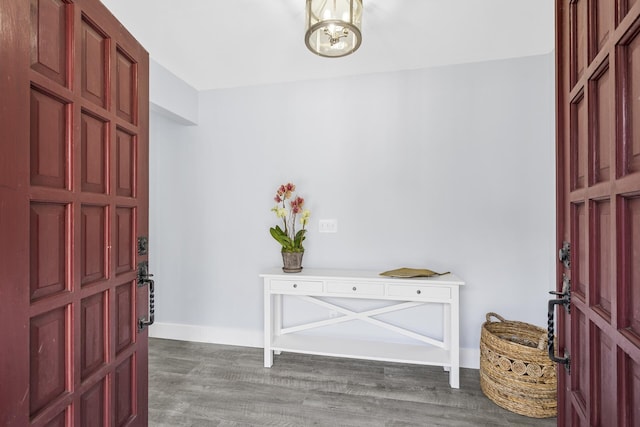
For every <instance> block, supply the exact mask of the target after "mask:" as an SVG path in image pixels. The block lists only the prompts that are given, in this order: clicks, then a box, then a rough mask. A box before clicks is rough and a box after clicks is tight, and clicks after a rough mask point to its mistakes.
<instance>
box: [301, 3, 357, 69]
mask: <svg viewBox="0 0 640 427" xmlns="http://www.w3.org/2000/svg"><path fill="white" fill-rule="evenodd" d="M306 12H307V16H306V18H307V32H306V34H305V43H306V45H307V47H308V48H309V50H310V51H311V52H313V53H315V54H317V55H320V56H326V57H329V58H338V57H340V56H345V55H349V54H350V53H353V52H355V51H356V50H357V49H358V48H359V47H360V43H361V42H362V34H361V33H360V28H361V26H362V0H307V11H306Z"/></svg>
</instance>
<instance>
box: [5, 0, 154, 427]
mask: <svg viewBox="0 0 640 427" xmlns="http://www.w3.org/2000/svg"><path fill="white" fill-rule="evenodd" d="M148 67H149V65H148V55H147V53H146V52H145V51H144V49H143V48H142V47H141V46H140V45H139V44H138V43H137V42H136V41H135V40H134V39H133V38H132V37H131V35H130V34H129V33H127V32H126V30H125V29H124V28H123V27H122V26H120V25H119V24H118V22H117V21H116V20H115V18H114V17H113V16H111V14H110V13H109V12H108V11H107V10H106V9H105V7H104V6H103V5H102V4H101V3H100V2H99V1H98V0H0V130H1V132H2V133H1V139H0V307H1V309H0V340H1V343H0V425H2V426H21V427H22V426H29V425H30V426H72V425H74V426H83V427H86V426H124V425H128V426H134V425H135V426H144V425H146V424H147V418H148V417H147V332H146V330H143V331H142V332H139V331H138V325H137V322H138V318H140V317H146V311H147V306H148V302H147V297H148V295H147V292H148V289H147V286H146V285H144V286H138V284H137V282H136V277H137V266H138V264H139V263H142V262H144V261H146V260H147V256H146V255H139V254H138V247H137V238H138V236H146V235H147V227H148V221H147V218H148V105H149V104H148ZM142 252H143V253H144V251H142Z"/></svg>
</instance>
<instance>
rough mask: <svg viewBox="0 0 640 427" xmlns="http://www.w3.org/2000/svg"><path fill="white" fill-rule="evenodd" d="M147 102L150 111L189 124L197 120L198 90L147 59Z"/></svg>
mask: <svg viewBox="0 0 640 427" xmlns="http://www.w3.org/2000/svg"><path fill="white" fill-rule="evenodd" d="M149 102H150V104H151V111H152V112H154V113H157V114H159V115H162V116H165V117H167V118H169V119H171V120H172V121H174V122H176V123H179V124H182V125H186V126H190V125H195V124H197V121H198V91H197V90H196V89H195V88H193V87H192V86H190V85H188V84H187V83H185V82H184V80H182V79H180V78H179V77H177V76H176V75H175V74H173V73H172V72H171V71H169V70H167V69H166V68H164V67H163V66H162V65H160V64H158V63H157V62H156V61H154V60H153V59H151V60H150V61H149Z"/></svg>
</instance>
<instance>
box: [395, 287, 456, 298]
mask: <svg viewBox="0 0 640 427" xmlns="http://www.w3.org/2000/svg"><path fill="white" fill-rule="evenodd" d="M387 295H388V296H390V297H406V298H434V299H450V298H451V289H449V288H442V287H439V286H426V285H411V286H408V285H388V287H387Z"/></svg>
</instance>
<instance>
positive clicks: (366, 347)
mask: <svg viewBox="0 0 640 427" xmlns="http://www.w3.org/2000/svg"><path fill="white" fill-rule="evenodd" d="M271 350H273V351H284V352H287V351H289V352H293V353H303V354H316V355H320V356H333V357H346V358H352V359H366V360H379V361H387V362H397V363H412V364H419V365H432V366H443V367H445V368H448V367H451V353H450V351H449V350H444V349H441V348H438V347H433V346H429V345H413V344H396V343H384V342H377V341H376V342H374V341H362V340H353V339H344V338H327V337H322V336H310V335H301V334H287V335H280V336H276V337H275V339H274V340H273V341H272V344H271Z"/></svg>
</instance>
